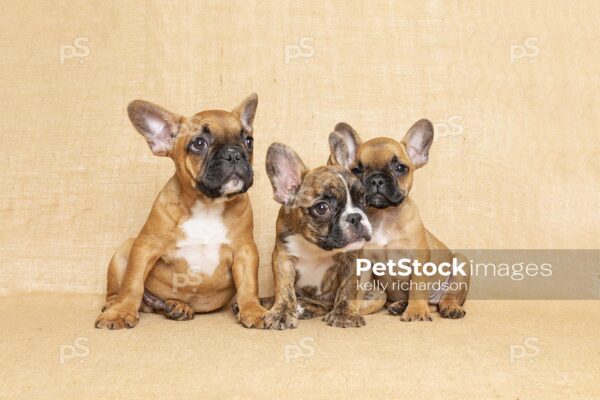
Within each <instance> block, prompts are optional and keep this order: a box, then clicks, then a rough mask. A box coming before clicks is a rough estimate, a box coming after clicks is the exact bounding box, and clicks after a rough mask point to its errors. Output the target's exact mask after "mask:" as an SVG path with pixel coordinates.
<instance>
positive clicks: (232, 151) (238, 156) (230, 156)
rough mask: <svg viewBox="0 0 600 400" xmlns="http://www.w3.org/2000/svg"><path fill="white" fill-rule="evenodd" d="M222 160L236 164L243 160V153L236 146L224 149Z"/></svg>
mask: <svg viewBox="0 0 600 400" xmlns="http://www.w3.org/2000/svg"><path fill="white" fill-rule="evenodd" d="M223 158H224V159H225V160H227V161H229V162H230V163H233V164H235V163H237V162H238V161H241V160H243V159H244V152H243V150H242V149H241V148H239V147H236V146H229V147H226V148H225V151H224V154H223Z"/></svg>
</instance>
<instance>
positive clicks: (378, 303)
mask: <svg viewBox="0 0 600 400" xmlns="http://www.w3.org/2000/svg"><path fill="white" fill-rule="evenodd" d="M386 299H387V294H386V292H385V290H381V289H373V290H368V291H366V292H365V296H364V298H363V300H362V302H361V303H360V313H361V314H362V315H366V314H373V313H376V312H377V311H379V310H381V309H382V308H383V306H385V304H386Z"/></svg>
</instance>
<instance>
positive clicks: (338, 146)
mask: <svg viewBox="0 0 600 400" xmlns="http://www.w3.org/2000/svg"><path fill="white" fill-rule="evenodd" d="M361 143H362V140H361V139H360V136H358V133H356V131H355V130H354V128H352V127H351V126H350V125H348V124H347V123H345V122H340V123H339V124H337V125H336V126H335V128H334V131H333V132H331V133H330V134H329V150H330V154H329V160H328V161H327V164H330V165H331V164H334V165H336V164H337V165H341V166H343V167H344V168H350V167H351V166H352V164H353V163H354V162H355V161H356V153H357V151H358V146H360V145H361Z"/></svg>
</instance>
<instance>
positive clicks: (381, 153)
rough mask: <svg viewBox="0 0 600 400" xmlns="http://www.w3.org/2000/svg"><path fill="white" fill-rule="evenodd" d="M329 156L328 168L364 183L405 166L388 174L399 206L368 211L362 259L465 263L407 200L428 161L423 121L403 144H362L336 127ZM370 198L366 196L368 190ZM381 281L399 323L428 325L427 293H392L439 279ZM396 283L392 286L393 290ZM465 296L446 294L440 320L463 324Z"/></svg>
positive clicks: (428, 134) (428, 128) (428, 130)
mask: <svg viewBox="0 0 600 400" xmlns="http://www.w3.org/2000/svg"><path fill="white" fill-rule="evenodd" d="M329 142H330V147H331V156H330V160H329V162H330V163H332V164H341V165H343V166H345V167H346V168H348V169H350V170H353V171H354V172H355V173H357V174H358V175H360V177H361V179H362V180H363V183H365V186H367V183H368V182H366V181H367V180H368V177H369V173H371V172H374V171H389V170H390V168H391V163H392V162H393V163H394V165H397V164H396V163H400V164H404V165H405V166H406V167H408V170H407V172H406V173H403V174H399V173H397V174H395V175H394V174H391V176H393V177H394V180H395V182H394V183H395V185H397V189H398V191H399V193H400V194H401V195H402V196H403V199H404V200H402V201H401V203H400V204H397V205H392V206H388V207H386V208H383V209H378V208H375V207H369V208H368V216H369V220H370V221H371V224H372V226H373V238H372V239H371V241H370V242H368V243H367V244H366V245H365V255H366V257H367V258H371V259H374V261H383V262H385V261H387V260H398V259H400V258H404V257H406V258H411V259H417V260H419V261H420V262H421V263H425V262H429V261H431V262H435V263H436V264H439V263H441V262H444V261H450V260H451V259H452V257H453V256H454V257H457V258H458V259H460V260H463V261H464V260H465V258H464V256H462V255H460V254H453V253H452V251H450V250H449V249H448V247H447V246H446V245H444V243H442V242H441V241H440V240H438V239H437V238H436V237H435V236H434V235H433V234H432V233H431V232H429V230H427V229H426V228H425V226H424V224H423V222H422V220H421V217H420V215H419V211H418V209H417V206H416V204H415V203H414V202H413V201H412V199H411V198H410V196H409V192H410V189H411V188H412V184H413V179H414V172H415V170H416V169H418V168H420V167H422V166H423V165H424V164H425V163H426V162H427V160H428V154H429V147H430V146H431V143H432V142H433V126H432V125H431V123H430V122H429V121H427V120H421V121H419V122H417V123H415V125H413V127H411V128H410V129H409V130H408V132H407V134H406V135H405V137H404V138H403V139H402V141H400V142H398V141H396V140H394V139H391V138H385V137H378V138H375V139H372V140H369V141H367V142H364V143H363V142H362V140H361V139H360V137H359V136H358V134H357V133H356V131H355V130H354V129H353V128H352V127H350V126H349V125H348V124H345V123H340V124H338V125H337V126H336V128H335V130H334V132H332V133H331V135H330V139H329ZM367 193H368V190H367ZM379 280H380V281H381V282H383V283H385V284H387V296H388V310H389V311H390V312H391V313H393V314H400V315H401V319H402V320H403V321H415V320H421V321H424V320H428V321H430V320H431V315H430V309H429V305H428V302H429V297H430V293H429V292H428V291H424V290H417V289H415V287H416V285H413V286H411V290H410V291H409V292H405V291H400V290H393V289H392V288H394V287H400V285H399V284H400V283H401V282H408V281H410V280H412V281H413V282H414V283H428V282H433V281H436V280H437V281H440V282H442V281H444V277H441V276H439V275H437V276H432V277H427V276H423V275H422V276H416V275H414V274H413V276H411V277H397V276H389V275H385V276H383V277H380V278H379ZM449 282H456V283H461V282H464V283H466V284H467V287H468V283H469V276H466V277H463V276H460V275H459V276H452V277H451V278H450V281H449ZM394 283H395V285H394ZM467 292H468V289H467V290H457V291H451V290H448V291H446V292H445V293H444V294H443V295H442V297H441V299H440V300H439V303H437V307H438V309H439V312H440V314H441V315H442V317H446V318H462V317H463V316H464V315H465V311H464V309H463V303H464V302H465V299H466V297H467Z"/></svg>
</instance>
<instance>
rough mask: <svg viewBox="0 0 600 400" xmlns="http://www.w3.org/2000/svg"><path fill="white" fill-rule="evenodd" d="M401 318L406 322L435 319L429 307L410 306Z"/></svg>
mask: <svg viewBox="0 0 600 400" xmlns="http://www.w3.org/2000/svg"><path fill="white" fill-rule="evenodd" d="M400 320H401V321H404V322H412V321H433V318H431V314H430V313H429V310H428V309H424V310H421V309H410V307H408V308H407V309H406V311H404V312H403V313H402V315H401V316H400Z"/></svg>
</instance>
